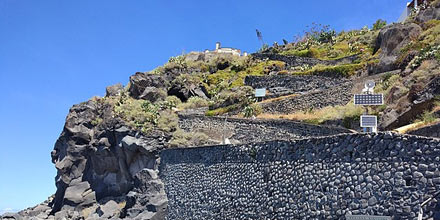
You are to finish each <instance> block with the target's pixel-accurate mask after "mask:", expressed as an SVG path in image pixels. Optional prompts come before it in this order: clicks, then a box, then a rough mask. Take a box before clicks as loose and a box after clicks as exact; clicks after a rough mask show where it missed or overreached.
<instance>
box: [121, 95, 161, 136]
mask: <svg viewBox="0 0 440 220" xmlns="http://www.w3.org/2000/svg"><path fill="white" fill-rule="evenodd" d="M158 109H159V108H158V107H157V106H156V105H154V104H152V103H151V102H149V101H144V100H137V99H133V98H126V99H124V98H122V97H120V99H119V101H118V102H117V103H116V105H115V106H114V114H115V115H116V116H117V117H119V118H121V119H123V120H124V121H125V122H127V123H128V125H130V126H131V127H134V128H138V129H140V130H142V131H143V132H148V131H149V130H151V129H152V128H154V126H155V124H156V123H157V119H158V115H159V112H158Z"/></svg>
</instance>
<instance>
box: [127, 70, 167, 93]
mask: <svg viewBox="0 0 440 220" xmlns="http://www.w3.org/2000/svg"><path fill="white" fill-rule="evenodd" d="M168 86H169V85H168V81H167V80H166V79H165V77H164V76H162V75H158V74H150V73H141V72H137V73H136V74H134V75H132V76H130V87H129V89H128V91H129V93H130V96H131V97H133V98H136V99H138V98H139V96H141V95H142V94H143V93H144V90H145V89H146V88H147V87H155V88H162V89H167V88H168Z"/></svg>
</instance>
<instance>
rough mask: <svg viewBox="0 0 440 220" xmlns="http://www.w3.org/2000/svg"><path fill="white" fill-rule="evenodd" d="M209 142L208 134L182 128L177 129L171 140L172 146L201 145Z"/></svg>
mask: <svg viewBox="0 0 440 220" xmlns="http://www.w3.org/2000/svg"><path fill="white" fill-rule="evenodd" d="M207 143H209V137H208V136H207V135H206V134H204V133H200V132H186V131H184V130H182V129H177V130H176V131H175V132H174V133H173V137H172V139H171V140H170V142H169V144H170V146H171V147H188V146H201V145H205V144H207Z"/></svg>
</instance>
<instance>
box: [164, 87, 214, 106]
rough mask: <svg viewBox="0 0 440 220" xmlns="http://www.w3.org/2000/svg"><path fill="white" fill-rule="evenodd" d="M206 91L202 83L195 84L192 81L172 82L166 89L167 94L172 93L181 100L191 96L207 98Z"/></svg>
mask: <svg viewBox="0 0 440 220" xmlns="http://www.w3.org/2000/svg"><path fill="white" fill-rule="evenodd" d="M207 94H208V91H207V90H206V88H205V87H204V86H203V85H196V84H192V83H188V84H180V83H176V84H174V85H173V86H172V87H171V89H170V90H169V91H168V95H174V96H176V97H178V98H179V99H180V100H182V101H184V102H185V101H187V100H188V99H189V98H191V97H193V96H198V97H201V98H204V99H208V95H207Z"/></svg>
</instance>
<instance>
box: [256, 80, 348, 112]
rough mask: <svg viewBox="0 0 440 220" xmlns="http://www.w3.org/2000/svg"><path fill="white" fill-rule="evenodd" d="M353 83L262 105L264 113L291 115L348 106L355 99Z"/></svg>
mask: <svg viewBox="0 0 440 220" xmlns="http://www.w3.org/2000/svg"><path fill="white" fill-rule="evenodd" d="M352 88H353V83H351V82H346V83H344V84H342V85H340V86H338V87H335V88H331V89H326V90H322V91H313V92H309V93H306V94H303V95H299V96H294V97H289V98H286V99H282V100H278V101H274V102H267V103H262V104H261V106H262V107H263V111H264V112H266V113H272V114H289V113H293V112H296V111H304V110H308V109H310V108H313V109H320V108H323V107H326V106H334V105H346V104H347V103H348V102H350V100H352V99H353V94H352Z"/></svg>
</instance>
